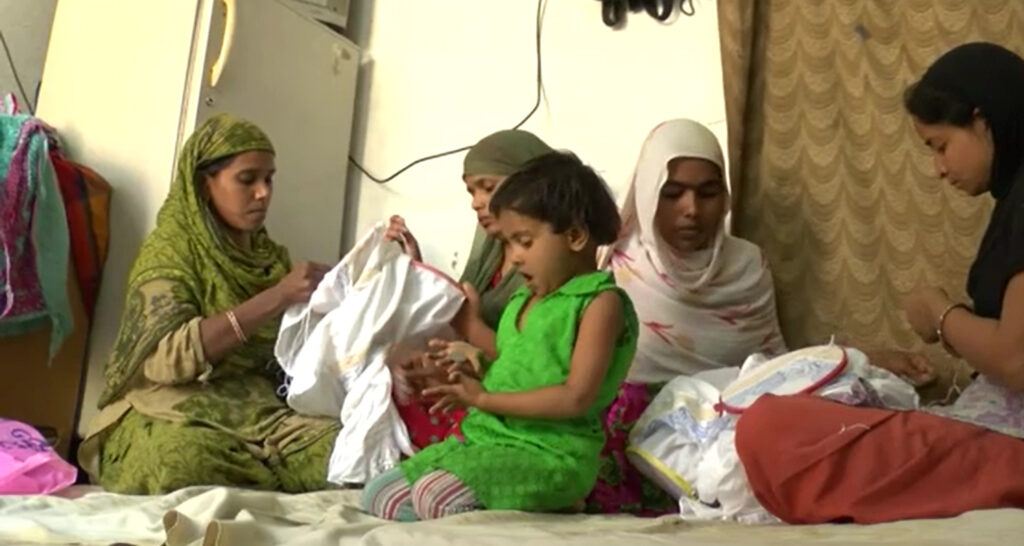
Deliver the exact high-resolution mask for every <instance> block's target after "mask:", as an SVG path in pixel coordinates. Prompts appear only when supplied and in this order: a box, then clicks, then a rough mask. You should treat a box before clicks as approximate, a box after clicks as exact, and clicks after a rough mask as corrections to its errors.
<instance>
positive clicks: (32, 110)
mask: <svg viewBox="0 0 1024 546" xmlns="http://www.w3.org/2000/svg"><path fill="white" fill-rule="evenodd" d="M0 45H2V46H3V48H4V55H5V56H6V57H7V65H8V66H10V67H11V75H12V76H14V83H16V84H17V85H18V91H20V92H21V96H22V98H24V99H25V105H26V106H28V111H29V113H30V114H32V115H35V114H36V109H35V107H34V106H33V105H32V99H30V98H28V93H26V92H25V86H24V85H22V83H21V76H19V75H18V68H17V67H16V66H14V58H13V57H12V56H11V48H10V47H8V45H7V38H4V31H2V30H0Z"/></svg>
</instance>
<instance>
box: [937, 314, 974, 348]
mask: <svg viewBox="0 0 1024 546" xmlns="http://www.w3.org/2000/svg"><path fill="white" fill-rule="evenodd" d="M957 308H960V309H965V310H967V311H970V310H971V308H970V307H968V306H967V304H964V303H959V302H958V303H951V304H949V306H947V307H946V308H945V309H943V310H942V313H940V314H939V323H938V325H937V326H936V327H935V333H936V335H938V337H939V343H940V344H941V345H942V348H943V349H945V350H946V352H947V353H949V354H950V355H952V356H954V357H956V358H960V353H957V352H956V349H954V348H953V346H951V345H950V344H949V343H948V342H947V341H946V336H944V335H943V334H942V326H943V325H944V324H946V317H948V316H949V313H950V312H951V311H953V309H957Z"/></svg>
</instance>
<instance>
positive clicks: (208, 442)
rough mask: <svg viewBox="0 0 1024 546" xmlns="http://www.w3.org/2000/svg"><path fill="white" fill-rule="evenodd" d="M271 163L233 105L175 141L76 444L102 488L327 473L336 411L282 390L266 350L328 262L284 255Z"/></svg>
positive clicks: (311, 479)
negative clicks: (275, 232)
mask: <svg viewBox="0 0 1024 546" xmlns="http://www.w3.org/2000/svg"><path fill="white" fill-rule="evenodd" d="M273 174H274V149H273V147H272V146H271V143H270V141H269V139H268V138H267V136H266V135H265V134H264V133H263V132H262V131H261V130H260V129H259V128H258V127H256V126H255V125H253V124H252V123H250V122H247V121H243V120H240V119H237V118H234V117H231V116H229V115H225V114H221V115H218V116H216V117H213V118H211V119H210V120H208V121H206V122H205V123H203V124H202V126H200V127H199V128H198V129H197V130H196V131H195V133H194V134H193V135H192V136H191V137H189V139H188V141H187V142H186V143H185V146H184V147H183V148H182V150H181V153H180V155H179V157H178V164H177V170H176V173H175V176H174V181H173V183H172V184H171V189H170V192H169V194H168V196H167V200H166V201H165V202H164V205H163V207H162V208H161V209H160V213H159V215H158V216H157V225H156V229H155V230H154V231H153V232H152V233H150V235H149V236H148V237H147V238H146V241H145V242H144V243H143V245H142V248H141V250H140V251H139V256H138V258H137V259H136V261H135V265H134V266H133V268H132V270H131V273H130V275H129V280H128V290H127V296H126V298H125V308H124V314H123V316H122V320H121V329H120V333H119V334H118V339H117V342H116V344H115V346H114V350H113V354H112V355H111V358H110V361H109V362H108V364H107V368H106V370H105V376H106V390H105V391H104V393H103V395H102V396H101V398H100V404H99V405H100V408H101V410H102V411H101V412H100V414H99V416H97V418H96V419H95V420H94V421H93V422H92V423H91V425H90V432H89V434H88V435H87V437H86V440H85V441H84V442H83V444H82V447H81V449H80V452H79V459H80V462H81V463H82V466H83V468H85V469H86V470H87V471H88V472H89V474H90V475H91V476H92V478H93V481H95V482H98V483H100V484H101V485H103V487H104V488H105V489H107V490H110V491H116V492H122V493H137V494H138V493H149V494H157V493H163V492H167V491H172V490H175V489H178V488H181V487H185V486H189V485H230V486H241V487H253V488H260V489H278V490H284V491H289V492H301V491H309V490H315V489H321V488H324V487H326V486H327V481H326V475H327V461H328V458H329V457H330V453H331V450H332V448H333V443H334V437H335V436H336V435H337V431H338V428H339V425H338V423H337V422H335V421H331V420H326V419H320V418H311V417H304V416H300V415H297V414H295V412H293V411H292V410H290V409H289V408H288V407H287V406H286V405H285V404H284V403H283V402H282V401H281V400H280V399H279V398H278V397H277V395H276V388H277V383H278V380H277V377H276V369H277V368H276V363H275V362H274V357H273V347H274V340H275V337H276V335H277V329H278V322H279V319H280V315H281V313H282V312H283V311H284V309H285V308H286V307H288V306H290V305H292V304H296V303H303V302H305V301H306V300H308V298H309V296H310V294H311V293H312V291H313V289H314V288H315V287H316V285H317V283H318V282H319V281H320V279H321V278H322V277H323V274H324V272H325V271H326V268H325V267H324V266H320V265H315V264H309V263H300V264H298V265H296V266H295V267H294V268H292V267H291V266H290V263H289V259H288V253H287V251H286V250H285V249H284V248H283V247H281V246H279V245H278V244H276V243H274V241H272V240H271V239H270V237H269V236H268V235H267V231H266V229H265V228H264V227H263V220H264V218H265V217H266V214H267V210H268V207H269V205H270V198H271V194H272V177H273Z"/></svg>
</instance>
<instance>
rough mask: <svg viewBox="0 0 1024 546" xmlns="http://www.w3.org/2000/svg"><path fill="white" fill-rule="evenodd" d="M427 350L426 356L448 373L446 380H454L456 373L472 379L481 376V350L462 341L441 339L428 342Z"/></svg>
mask: <svg viewBox="0 0 1024 546" xmlns="http://www.w3.org/2000/svg"><path fill="white" fill-rule="evenodd" d="M428 347H429V352H428V353H427V358H428V359H429V360H431V361H432V363H433V364H434V365H435V366H437V367H438V368H441V369H443V370H445V372H446V373H447V374H448V382H449V383H454V382H455V381H456V379H457V378H456V374H462V375H465V376H468V377H471V378H473V379H481V378H482V377H483V365H482V364H481V361H482V359H483V351H481V350H480V349H478V348H476V347H474V346H472V345H470V344H469V343H466V342H464V341H447V340H443V339H432V340H430V343H429V344H428Z"/></svg>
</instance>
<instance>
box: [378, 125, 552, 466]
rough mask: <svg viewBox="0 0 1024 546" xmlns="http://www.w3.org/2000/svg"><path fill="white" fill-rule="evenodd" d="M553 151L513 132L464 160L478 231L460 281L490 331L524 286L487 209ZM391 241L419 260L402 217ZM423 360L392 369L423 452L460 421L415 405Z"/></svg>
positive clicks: (484, 143) (486, 141) (394, 222)
mask: <svg viewBox="0 0 1024 546" xmlns="http://www.w3.org/2000/svg"><path fill="white" fill-rule="evenodd" d="M552 151H554V150H553V149H552V148H551V147H550V146H548V145H547V144H545V143H544V141H542V140H541V139H540V138H538V137H537V136H536V135H534V134H533V133H530V132H527V131H522V130H518V129H512V130H506V131H498V132H496V133H493V134H491V135H488V136H486V137H484V138H483V139H482V140H480V142H477V143H476V144H475V145H474V146H473V147H472V148H470V150H469V152H468V153H467V154H466V158H465V160H463V163H462V181H463V183H465V185H466V190H467V191H468V192H469V194H470V195H471V196H472V202H471V206H472V207H473V211H474V212H476V218H477V228H476V236H475V237H474V239H473V249H472V251H471V252H470V254H469V260H468V261H467V262H466V269H465V270H464V271H463V272H462V278H461V279H460V280H461V282H462V283H468V284H470V285H472V286H473V288H474V289H475V291H476V293H477V294H479V295H480V312H481V316H482V317H483V319H484V322H485V323H486V324H487V325H488V326H489V327H490V328H493V329H497V327H498V321H499V320H500V319H501V313H502V311H504V310H505V304H507V303H508V300H509V298H510V297H512V294H514V293H515V291H516V290H518V289H519V287H520V286H522V284H523V280H522V278H521V277H520V276H519V274H518V273H517V272H516V270H515V268H514V267H513V266H512V263H511V261H510V260H509V259H508V256H507V255H506V253H505V243H504V242H502V241H501V239H499V238H498V234H499V229H498V226H497V224H496V223H495V221H494V217H493V216H491V213H490V210H489V209H488V205H489V204H490V202H491V195H493V194H494V191H495V190H496V189H497V188H498V186H499V185H500V184H501V183H502V182H504V181H505V179H506V178H508V177H509V176H510V175H512V174H514V173H515V172H516V171H518V170H519V169H520V168H522V167H523V166H525V165H526V164H527V163H529V162H530V161H531V160H533V159H535V158H537V157H540V156H542V155H544V154H547V153H549V152H552ZM387 236H388V237H389V238H391V239H394V240H395V241H398V242H399V243H400V244H402V246H403V247H404V248H405V250H406V252H408V253H409V254H410V255H411V256H412V257H413V258H414V259H417V260H419V259H420V258H421V257H420V251H419V245H418V243H417V242H416V238H415V237H413V236H412V233H410V232H409V230H408V228H406V226H405V221H404V220H403V219H402V218H401V217H400V216H395V217H392V218H391V225H390V226H389V229H388V232H387ZM420 357H421V355H413V356H411V357H409V358H408V359H407V360H405V361H404V362H399V363H397V366H395V367H394V368H393V369H394V372H395V374H394V375H395V384H396V389H397V391H398V392H396V401H397V402H398V406H399V413H400V414H401V416H402V419H403V421H405V424H406V427H407V428H408V430H409V433H410V435H411V436H412V441H413V443H414V444H416V445H417V446H418V447H425V446H426V445H428V444H430V443H434V442H438V441H440V440H443V439H444V437H445V435H446V434H447V433H448V432H449V431H450V430H451V429H452V427H453V426H454V425H455V424H457V422H458V421H459V419H460V418H461V415H460V414H459V413H455V414H452V415H447V416H431V415H429V413H428V411H427V410H428V408H429V405H425V404H422V403H420V401H419V400H417V399H416V398H417V395H416V393H418V392H419V390H420V389H419V388H418V386H421V385H415V384H413V383H414V382H413V381H411V380H409V379H408V377H407V374H406V372H407V371H408V370H409V369H410V367H412V366H413V365H414V363H416V362H420Z"/></svg>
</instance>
